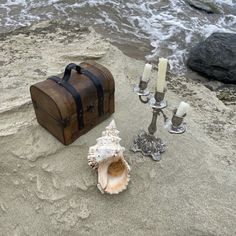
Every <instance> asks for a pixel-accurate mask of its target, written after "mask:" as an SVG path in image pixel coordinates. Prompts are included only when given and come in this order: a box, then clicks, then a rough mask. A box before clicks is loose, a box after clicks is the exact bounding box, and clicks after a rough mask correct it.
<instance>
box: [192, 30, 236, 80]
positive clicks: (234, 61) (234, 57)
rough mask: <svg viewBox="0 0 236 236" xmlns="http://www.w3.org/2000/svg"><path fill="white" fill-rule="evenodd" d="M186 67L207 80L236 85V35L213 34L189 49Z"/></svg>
mask: <svg viewBox="0 0 236 236" xmlns="http://www.w3.org/2000/svg"><path fill="white" fill-rule="evenodd" d="M187 65H188V66H189V67H190V68H191V69H192V70H194V71H196V72H198V73H199V74H201V75H203V76H206V77H207V78H209V79H213V80H218V81H221V82H223V83H227V84H236V34H231V33H213V34H212V35H211V36H210V37H208V38H207V39H206V40H205V41H203V42H201V43H199V44H198V45H197V46H195V47H194V48H192V49H191V51H190V54H189V58H188V61H187Z"/></svg>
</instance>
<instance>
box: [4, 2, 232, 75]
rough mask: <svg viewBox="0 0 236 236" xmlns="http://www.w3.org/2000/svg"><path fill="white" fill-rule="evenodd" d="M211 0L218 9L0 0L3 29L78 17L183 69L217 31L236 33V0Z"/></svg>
mask: <svg viewBox="0 0 236 236" xmlns="http://www.w3.org/2000/svg"><path fill="white" fill-rule="evenodd" d="M205 1H208V2H211V4H212V6H214V8H216V9H217V12H218V13H217V14H207V13H206V12H202V11H198V10H196V9H194V8H192V7H191V6H189V4H188V3H187V0H155V1H154V0H148V1H143V0H120V1H118V0H87V1H81V0H77V1H75V0H49V1H45V0H0V15H1V18H0V32H6V31H9V30H14V29H16V28H18V27H21V26H25V25H30V24H32V23H33V22H37V21H40V20H48V19H60V20H63V21H73V22H77V23H79V24H81V25H85V26H93V27H94V28H95V29H96V30H99V31H100V32H102V33H103V34H104V35H105V36H108V37H110V38H111V40H112V41H113V42H114V43H116V44H119V45H121V46H123V48H126V49H127V50H128V49H129V52H130V53H132V51H133V55H136V54H138V55H141V57H143V58H144V59H146V60H147V61H156V60H157V59H158V58H159V57H167V58H168V59H169V62H170V69H171V71H172V72H173V73H182V72H184V71H185V70H186V67H185V61H186V58H187V56H188V52H189V49H190V48H191V47H192V46H193V45H195V44H196V43H197V42H199V41H201V40H203V39H205V38H206V37H208V36H209V35H210V34H212V33H213V32H233V33H236V0H215V1H214V0H205ZM138 52H139V53H138Z"/></svg>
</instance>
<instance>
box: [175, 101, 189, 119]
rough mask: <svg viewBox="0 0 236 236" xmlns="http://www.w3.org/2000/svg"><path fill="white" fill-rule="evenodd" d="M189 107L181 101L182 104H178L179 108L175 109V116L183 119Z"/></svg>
mask: <svg viewBox="0 0 236 236" xmlns="http://www.w3.org/2000/svg"><path fill="white" fill-rule="evenodd" d="M189 107H190V105H189V104H188V103H187V102H183V101H182V102H181V103H180V104H179V107H178V109H177V111H176V114H175V115H176V116H178V117H183V116H184V114H186V113H187V111H188V109H189Z"/></svg>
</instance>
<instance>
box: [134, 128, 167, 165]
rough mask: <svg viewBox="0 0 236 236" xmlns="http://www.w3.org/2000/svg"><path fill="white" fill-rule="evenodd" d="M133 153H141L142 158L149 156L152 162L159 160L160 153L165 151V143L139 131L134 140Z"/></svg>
mask: <svg viewBox="0 0 236 236" xmlns="http://www.w3.org/2000/svg"><path fill="white" fill-rule="evenodd" d="M131 150H132V151H133V152H141V153H142V154H143V155H144V156H151V157H152V159H153V160H154V161H160V160H161V153H162V152H164V151H165V150H166V143H164V142H163V141H162V140H161V139H160V138H156V137H155V136H154V135H151V134H149V133H147V132H145V131H141V132H140V133H139V134H138V136H137V137H136V138H135V139H134V143H133V146H132V147H131Z"/></svg>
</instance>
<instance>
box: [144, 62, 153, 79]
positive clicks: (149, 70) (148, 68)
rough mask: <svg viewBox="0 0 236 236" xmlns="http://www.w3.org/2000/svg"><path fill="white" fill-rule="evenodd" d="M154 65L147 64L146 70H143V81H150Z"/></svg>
mask: <svg viewBox="0 0 236 236" xmlns="http://www.w3.org/2000/svg"><path fill="white" fill-rule="evenodd" d="M151 70H152V65H151V64H149V63H147V64H145V67H144V70H143V76H142V81H146V82H147V81H148V80H149V78H150V75H151Z"/></svg>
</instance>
